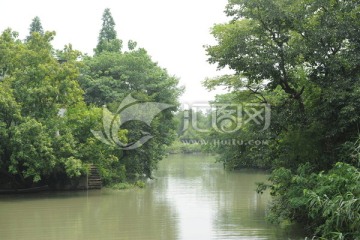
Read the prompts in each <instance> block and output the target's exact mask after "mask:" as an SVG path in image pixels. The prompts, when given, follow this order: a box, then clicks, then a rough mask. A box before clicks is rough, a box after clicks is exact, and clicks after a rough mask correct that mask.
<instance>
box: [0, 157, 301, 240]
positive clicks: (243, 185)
mask: <svg viewBox="0 0 360 240" xmlns="http://www.w3.org/2000/svg"><path fill="white" fill-rule="evenodd" d="M155 176H156V179H155V180H153V181H151V182H149V185H148V187H147V188H145V189H132V190H126V191H112V190H104V189H103V190H101V191H89V192H62V193H45V194H38V195H15V196H0V216H1V218H0V233H1V235H0V236H1V237H0V239H6V240H15V239H30V240H31V239H61V240H63V239H70V240H71V239H76V240H77V239H79V240H82V239H84V240H85V239H135V240H137V239H139V240H141V239H166V240H172V239H185V240H192V239H194V240H201V239H288V238H290V237H291V234H290V233H288V232H286V231H284V230H281V229H279V228H278V227H277V226H273V225H270V224H268V223H266V222H265V221H264V216H265V206H266V203H267V202H268V201H269V195H268V194H264V195H258V194H257V193H256V192H255V191H254V189H255V182H260V181H264V180H265V179H266V175H265V174H264V173H262V172H256V171H250V172H249V171H243V172H226V171H224V170H223V169H222V166H221V165H220V164H216V163H214V158H213V157H208V156H203V155H199V156H196V155H195V156H194V155H176V156H170V157H169V158H168V159H166V160H164V161H162V162H161V164H160V167H159V170H158V171H157V172H156V173H155ZM293 237H294V236H293Z"/></svg>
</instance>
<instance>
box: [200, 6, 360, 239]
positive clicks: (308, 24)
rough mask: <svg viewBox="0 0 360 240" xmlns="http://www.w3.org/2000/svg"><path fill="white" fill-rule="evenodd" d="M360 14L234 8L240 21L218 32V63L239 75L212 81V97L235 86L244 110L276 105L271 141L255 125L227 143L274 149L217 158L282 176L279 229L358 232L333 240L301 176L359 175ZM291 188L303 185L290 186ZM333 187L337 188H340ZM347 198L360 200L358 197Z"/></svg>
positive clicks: (214, 49)
mask: <svg viewBox="0 0 360 240" xmlns="http://www.w3.org/2000/svg"><path fill="white" fill-rule="evenodd" d="M358 13H359V3H358V2H356V1H324V0H311V1H304V0H296V1H287V0H270V1H269V0H255V1H248V0H229V3H228V5H227V7H226V14H227V15H228V16H229V17H232V20H231V21H230V22H228V23H225V24H217V25H215V26H214V27H213V29H212V34H213V35H214V37H215V39H216V40H217V44H216V45H214V46H207V47H206V50H207V54H208V56H209V62H210V63H215V64H217V65H218V67H219V68H224V67H228V68H230V69H232V70H234V72H235V74H234V75H227V76H222V77H219V78H215V79H208V80H206V81H205V82H204V85H205V86H206V87H208V88H209V89H211V88H213V87H214V86H226V87H227V88H228V89H230V90H231V94H230V95H229V96H228V97H230V98H231V101H233V102H235V103H238V104H244V103H248V102H253V103H254V102H255V103H266V104H269V105H271V125H270V127H269V129H268V130H266V131H265V132H260V131H258V130H257V129H256V125H254V124H250V125H247V126H246V127H244V128H242V129H241V130H240V131H239V132H238V134H235V135H233V136H224V135H219V136H218V137H219V138H225V137H228V138H229V137H231V138H237V139H241V138H243V139H244V138H245V139H259V138H266V139H268V140H269V145H268V146H266V147H265V148H264V147H251V146H246V147H245V146H228V147H227V148H228V149H227V151H222V150H223V149H215V150H216V151H217V152H218V153H220V159H221V160H222V161H224V162H225V161H226V162H225V163H226V164H227V165H230V166H231V167H235V168H236V167H244V166H249V165H250V166H251V165H254V166H259V165H262V166H268V167H269V168H271V169H274V172H273V176H272V178H271V180H272V181H273V185H271V186H270V187H271V189H272V194H273V195H274V196H275V200H274V205H273V207H272V209H273V213H275V215H274V216H275V217H274V218H273V219H276V220H279V219H290V220H292V221H296V222H301V223H303V224H306V225H308V226H309V228H310V229H311V230H313V231H315V230H316V231H317V233H318V234H319V235H322V236H326V237H331V238H332V237H334V236H335V235H332V234H335V232H336V231H335V230H336V229H337V230H338V231H339V232H338V233H336V234H343V236H345V235H346V236H347V237H345V238H348V239H352V238H353V237H355V236H358V235H356V234H358V232H357V233H356V231H354V229H353V228H351V226H350V225H346V226H342V227H341V229H342V230H339V229H340V228H336V227H334V226H332V227H333V229H331V230H332V231H333V232H331V231H330V230H329V228H324V225H323V224H325V220H324V219H323V221H318V219H320V218H318V219H317V220H315V218H316V217H318V215H316V214H315V213H313V210H314V209H312V208H309V205H307V201H306V200H305V199H306V197H308V196H309V195H305V197H304V195H303V194H304V190H305V189H308V190H309V189H311V191H315V192H317V191H318V188H319V185H313V184H312V183H310V180H309V182H307V181H306V180H305V179H306V177H305V178H304V182H303V183H300V182H298V181H297V180H296V179H298V176H299V174H303V175H300V176H310V175H311V174H320V175H321V173H320V172H321V171H324V172H325V173H326V172H327V171H329V170H330V169H332V168H333V167H335V166H337V165H336V164H337V162H342V163H347V164H350V165H352V166H354V167H358V166H359V158H358V155H357V154H356V149H357V148H358V142H357V140H358V137H359V136H358V126H359V123H360V115H359V112H360V109H359V107H360V104H359V99H360V98H359V97H360V95H359V89H360V88H359V87H360V85H359V76H360V68H359V66H360V64H359V63H360V61H359V60H360V58H359V49H360V48H359V47H360V45H359V41H358V39H359V37H360V35H359V31H358V30H357V29H359V26H360V25H359V23H360V22H359V19H360V18H359V14H358ZM244 96H247V97H246V98H245V99H244ZM222 99H224V97H218V100H217V101H219V100H220V101H223V100H222ZM214 134H215V135H216V133H214ZM260 159H261V160H260ZM249 160H251V161H250V162H249ZM259 161H260V162H259ZM304 166H308V167H307V168H306V169H307V171H305V172H304V171H303V170H301V169H304ZM341 166H344V165H341ZM280 169H282V170H280ZM285 169H286V170H285ZM330 172H331V173H334V172H336V170H330ZM285 173H286V174H290V175H286V176H289V177H290V178H287V177H285V175H284V174H285ZM319 177H320V176H319ZM346 177H349V176H346ZM289 179H293V180H291V181H290V185H289ZM334 184H335V183H334ZM332 187H334V189H335V188H336V186H335V185H332V184H330V185H329V188H332ZM347 191H348V193H352V194H355V195H356V191H358V190H354V189H351V188H347ZM354 191H355V192H354ZM339 194H340V193H339ZM312 196H314V195H312ZM344 196H345V195H342V197H344ZM328 197H330V195H328ZM332 197H334V198H340V197H341V196H340V195H333V196H332ZM331 200H334V199H331ZM334 201H335V200H334ZM304 209H308V211H307V212H305V211H304ZM312 214H313V215H312ZM317 214H319V215H321V214H325V213H322V212H318V213H317ZM349 221H350V220H349Z"/></svg>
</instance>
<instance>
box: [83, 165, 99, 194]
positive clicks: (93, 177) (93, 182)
mask: <svg viewBox="0 0 360 240" xmlns="http://www.w3.org/2000/svg"><path fill="white" fill-rule="evenodd" d="M101 187H102V181H101V177H100V173H99V169H97V167H96V166H95V165H93V164H91V166H90V171H89V175H88V176H87V189H101Z"/></svg>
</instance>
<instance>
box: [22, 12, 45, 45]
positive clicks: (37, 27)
mask: <svg viewBox="0 0 360 240" xmlns="http://www.w3.org/2000/svg"><path fill="white" fill-rule="evenodd" d="M34 32H37V33H39V34H40V35H44V29H43V27H42V24H41V21H40V18H39V17H38V16H36V17H34V18H33V20H32V22H31V24H30V28H29V36H28V37H27V38H26V40H27V41H29V40H30V38H31V35H32V34H33V33H34Z"/></svg>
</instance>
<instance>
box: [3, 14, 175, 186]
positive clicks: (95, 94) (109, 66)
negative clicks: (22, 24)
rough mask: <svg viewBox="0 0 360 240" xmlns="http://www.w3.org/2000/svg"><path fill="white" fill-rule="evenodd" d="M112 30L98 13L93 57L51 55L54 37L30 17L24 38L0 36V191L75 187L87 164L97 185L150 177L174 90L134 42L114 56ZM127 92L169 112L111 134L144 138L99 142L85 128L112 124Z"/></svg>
mask: <svg viewBox="0 0 360 240" xmlns="http://www.w3.org/2000/svg"><path fill="white" fill-rule="evenodd" d="M114 26H115V23H114V20H113V18H112V17H111V13H110V10H109V9H106V10H105V12H104V15H103V27H102V29H101V31H100V35H99V43H98V45H97V47H96V48H95V50H94V51H95V56H94V57H87V56H86V57H85V56H83V55H82V54H81V53H80V52H79V51H76V50H73V49H72V46H71V45H67V46H65V47H64V49H63V50H55V49H54V48H53V46H52V45H51V41H52V40H53V38H54V36H55V33H54V32H48V31H46V32H44V31H43V29H42V26H41V22H40V19H39V18H38V17H36V18H34V20H33V22H32V24H31V26H30V34H29V36H28V37H27V38H26V40H24V41H21V40H19V39H18V34H17V33H16V32H14V31H12V30H10V29H7V30H5V31H4V32H3V33H2V34H1V35H0V188H25V187H31V186H36V185H43V184H48V185H50V186H52V187H54V188H64V187H68V186H76V184H77V183H78V181H79V178H80V177H81V176H84V175H85V174H86V173H87V172H88V171H89V166H90V164H95V165H96V166H97V167H98V168H99V170H100V174H101V176H102V179H103V181H104V183H105V184H110V183H113V182H126V181H128V180H130V179H132V178H134V177H138V176H147V177H151V171H152V170H153V169H154V168H155V167H156V163H157V162H158V161H159V160H161V158H162V157H163V155H164V148H165V145H169V144H170V143H171V142H172V141H173V139H174V136H175V134H174V132H175V124H174V122H173V119H172V118H173V111H174V110H176V108H177V105H178V103H177V98H178V96H179V94H180V93H181V89H179V88H178V87H177V83H178V80H177V79H176V78H175V77H172V76H169V74H168V73H167V72H166V70H164V69H162V68H160V67H159V66H158V65H157V63H154V62H153V61H152V60H151V57H150V56H149V55H148V54H147V53H146V51H145V50H144V49H141V48H140V49H136V43H135V42H133V41H130V42H129V49H130V50H129V51H125V52H122V51H121V48H122V41H121V40H119V39H117V37H116V31H115V29H114ZM129 94H132V97H133V98H134V99H135V100H137V101H140V102H158V103H167V104H168V105H169V106H171V107H168V108H167V109H166V110H164V111H163V112H161V113H160V114H158V115H156V116H155V118H154V119H153V121H151V124H150V123H149V124H148V125H146V124H142V122H140V121H129V122H127V123H126V124H124V125H122V126H120V127H119V128H118V129H115V130H116V132H112V134H116V137H117V139H120V140H121V141H122V142H125V143H130V142H132V141H134V140H137V139H138V138H139V137H141V135H142V134H143V133H144V132H145V131H146V132H147V133H148V134H150V136H151V137H152V138H151V139H149V141H147V142H145V143H144V145H143V146H142V147H141V148H138V149H135V150H132V151H125V150H123V149H122V148H121V147H119V146H117V145H115V144H104V143H102V142H100V141H99V140H98V139H96V136H94V135H93V133H92V131H93V132H94V131H100V132H101V131H103V130H104V126H103V123H105V122H104V121H103V119H106V117H108V116H111V117H112V119H113V121H114V120H115V121H116V120H118V119H119V112H117V110H116V109H117V107H118V106H119V104H120V103H121V101H122V100H123V99H124V98H125V97H126V96H128V95H129ZM104 104H107V105H108V108H109V110H111V111H112V112H113V113H111V112H109V110H107V109H106V108H103V105H104ZM140 110H141V109H140ZM139 114H145V115H146V114H147V112H140V113H139ZM120 115H121V112H120ZM145 115H144V116H145ZM120 118H121V117H120ZM130 120H131V119H130ZM140 120H141V119H140Z"/></svg>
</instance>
